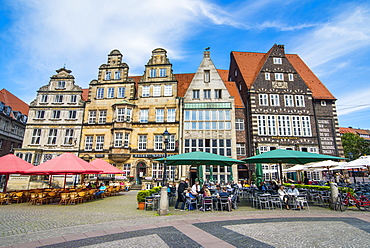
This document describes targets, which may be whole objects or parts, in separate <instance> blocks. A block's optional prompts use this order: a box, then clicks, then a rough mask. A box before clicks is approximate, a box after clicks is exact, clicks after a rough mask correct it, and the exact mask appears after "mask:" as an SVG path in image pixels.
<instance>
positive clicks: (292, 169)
mask: <svg viewBox="0 0 370 248" xmlns="http://www.w3.org/2000/svg"><path fill="white" fill-rule="evenodd" d="M304 170H308V166H307V165H303V164H296V165H294V166H293V167H290V168H288V169H283V172H295V171H304Z"/></svg>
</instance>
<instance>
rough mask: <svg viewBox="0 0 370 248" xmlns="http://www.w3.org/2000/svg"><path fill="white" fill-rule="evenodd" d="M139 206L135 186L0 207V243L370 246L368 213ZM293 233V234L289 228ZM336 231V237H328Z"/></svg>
mask: <svg viewBox="0 0 370 248" xmlns="http://www.w3.org/2000/svg"><path fill="white" fill-rule="evenodd" d="M243 203H244V202H243V200H242V202H241V204H240V205H239V208H238V209H237V210H233V211H232V212H214V213H212V212H205V213H203V212H200V211H191V212H188V211H184V212H181V211H174V209H173V207H171V208H170V214H169V215H167V216H158V215H157V214H156V212H154V211H140V210H137V209H136V208H137V203H136V191H130V192H126V193H124V194H123V195H119V196H113V197H108V198H104V199H101V200H96V201H93V202H88V203H84V204H79V205H72V206H69V205H67V206H59V205H42V206H34V205H30V206H29V205H28V204H27V203H22V204H12V205H3V206H0V213H1V219H0V245H1V247H4V246H5V247H6V246H9V247H81V246H85V247H323V246H325V247H368V246H369V244H370V225H369V222H370V212H364V211H359V210H357V209H349V210H347V211H346V212H343V213H342V212H335V211H331V210H329V209H328V208H324V207H319V206H311V209H310V210H311V211H308V210H304V211H294V210H262V211H261V210H256V209H253V208H251V207H250V206H248V205H246V204H243ZM292 233H293V234H292ZM333 237H335V239H333Z"/></svg>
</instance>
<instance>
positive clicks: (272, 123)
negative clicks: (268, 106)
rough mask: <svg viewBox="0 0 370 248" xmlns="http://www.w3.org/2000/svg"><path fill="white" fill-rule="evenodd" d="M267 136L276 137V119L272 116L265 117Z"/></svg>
mask: <svg viewBox="0 0 370 248" xmlns="http://www.w3.org/2000/svg"><path fill="white" fill-rule="evenodd" d="M267 134H268V135H270V136H275V135H276V118H275V116H274V115H268V116H267Z"/></svg>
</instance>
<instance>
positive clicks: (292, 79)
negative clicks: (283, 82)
mask: <svg viewBox="0 0 370 248" xmlns="http://www.w3.org/2000/svg"><path fill="white" fill-rule="evenodd" d="M288 79H289V81H294V76H293V74H291V73H289V74H288Z"/></svg>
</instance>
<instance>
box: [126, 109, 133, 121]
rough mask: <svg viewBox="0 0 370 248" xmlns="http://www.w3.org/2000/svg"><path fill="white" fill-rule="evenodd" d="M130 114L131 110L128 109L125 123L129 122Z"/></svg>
mask: <svg viewBox="0 0 370 248" xmlns="http://www.w3.org/2000/svg"><path fill="white" fill-rule="evenodd" d="M131 113H132V109H130V108H128V109H126V121H127V122H131Z"/></svg>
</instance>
